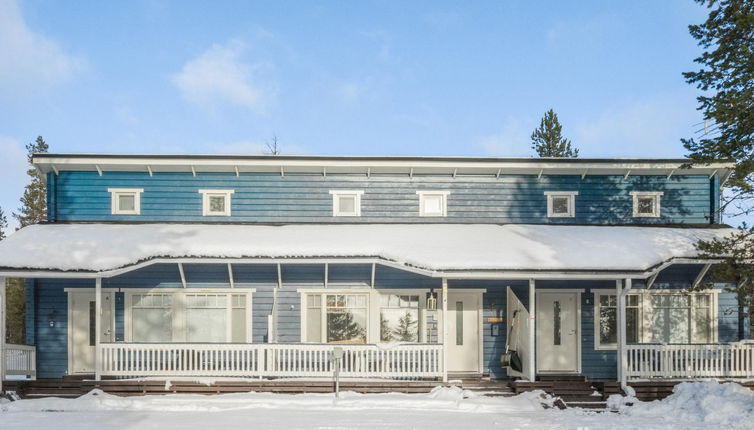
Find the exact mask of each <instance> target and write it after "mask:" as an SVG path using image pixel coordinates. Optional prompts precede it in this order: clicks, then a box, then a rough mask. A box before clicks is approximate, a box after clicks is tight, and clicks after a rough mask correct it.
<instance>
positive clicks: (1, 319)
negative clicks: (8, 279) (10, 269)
mask: <svg viewBox="0 0 754 430" xmlns="http://www.w3.org/2000/svg"><path fill="white" fill-rule="evenodd" d="M3 379H5V278H3V277H2V276H0V393H2V392H3Z"/></svg>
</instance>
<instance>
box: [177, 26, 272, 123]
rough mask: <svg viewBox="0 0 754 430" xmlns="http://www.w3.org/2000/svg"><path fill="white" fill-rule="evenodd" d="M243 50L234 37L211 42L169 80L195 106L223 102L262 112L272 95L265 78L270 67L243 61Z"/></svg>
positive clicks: (269, 84) (242, 45)
mask: <svg viewBox="0 0 754 430" xmlns="http://www.w3.org/2000/svg"><path fill="white" fill-rule="evenodd" d="M246 51H247V48H246V45H245V44H244V43H242V42H240V41H237V40H236V41H231V42H230V43H228V44H227V45H213V46H212V47H211V48H209V49H208V50H207V51H205V52H203V53H202V54H201V55H199V56H198V57H196V58H194V59H192V60H190V61H188V62H187V63H186V64H184V66H183V69H182V70H181V72H180V73H178V74H176V75H174V76H173V77H172V81H173V83H174V84H175V85H176V86H177V87H178V89H180V90H181V93H182V94H183V97H184V98H185V99H186V100H188V101H189V102H191V103H194V104H196V105H199V106H202V107H206V108H212V107H214V106H216V105H217V104H219V103H227V104H231V105H236V106H242V107H245V108H248V109H251V110H254V111H256V112H258V113H263V112H264V111H265V110H266V108H267V107H269V105H270V104H271V103H272V102H273V101H274V98H275V89H274V85H273V84H272V83H271V80H270V79H269V77H268V75H269V72H270V70H271V68H272V66H271V65H270V64H268V63H265V62H257V63H250V62H248V61H246V59H245V58H244V54H245V53H246Z"/></svg>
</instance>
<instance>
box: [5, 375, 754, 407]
mask: <svg viewBox="0 0 754 430" xmlns="http://www.w3.org/2000/svg"><path fill="white" fill-rule="evenodd" d="M167 381H169V383H167ZM681 382H683V381H679V380H677V381H670V380H657V381H643V382H632V383H630V384H629V385H630V386H631V387H632V388H633V389H634V390H635V391H636V397H637V398H638V399H639V400H642V401H651V400H657V399H663V398H665V397H667V396H669V395H670V394H671V393H672V391H673V387H675V386H676V385H677V384H679V383H681ZM739 384H741V385H743V386H746V387H748V388H750V389H752V390H754V381H747V382H739ZM437 386H458V387H460V388H463V389H464V390H469V391H472V392H475V393H477V394H479V395H484V396H491V397H500V396H513V395H516V394H519V393H523V392H527V391H534V390H542V391H544V392H546V393H548V394H550V395H552V396H554V397H558V398H560V400H561V402H556V406H558V407H580V408H594V409H603V408H605V407H606V400H607V398H608V397H609V396H610V395H612V394H622V391H621V389H620V384H619V383H618V382H616V381H613V380H593V379H591V380H590V379H587V378H585V377H578V376H573V377H569V376H552V377H547V376H542V377H540V378H539V379H538V380H537V381H535V382H529V381H513V380H494V379H489V378H464V379H458V380H452V381H451V382H449V383H442V382H439V381H396V380H384V381H376V380H369V381H364V380H362V381H359V380H346V381H341V383H340V389H341V390H342V391H355V392H359V393H390V392H398V393H428V392H430V391H431V390H432V389H433V388H435V387H437ZM3 387H4V388H5V390H7V391H15V392H16V393H17V394H18V395H19V396H20V397H21V398H40V397H51V396H55V397H65V398H75V397H79V396H81V395H83V394H86V393H88V392H89V391H91V390H93V389H100V390H102V391H104V392H106V393H110V394H114V395H118V396H145V395H164V394H206V395H211V394H228V393H246V392H251V391H254V392H267V393H284V394H302V393H332V392H333V391H334V386H333V383H332V381H326V380H306V379H299V380H290V379H289V380H257V379H248V380H226V381H222V380H217V381H215V382H213V383H207V384H205V383H201V382H198V381H191V380H171V379H170V378H166V379H163V380H124V379H109V380H102V381H94V380H93V379H92V377H91V376H80V377H65V378H61V379H39V380H35V381H4V382H3Z"/></svg>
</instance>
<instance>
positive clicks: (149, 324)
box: [131, 307, 173, 342]
mask: <svg viewBox="0 0 754 430" xmlns="http://www.w3.org/2000/svg"><path fill="white" fill-rule="evenodd" d="M131 319H132V321H131V332H132V333H131V337H132V338H133V341H134V342H170V341H172V339H173V312H172V310H171V309H170V308H156V307H155V308H134V309H132V311H131Z"/></svg>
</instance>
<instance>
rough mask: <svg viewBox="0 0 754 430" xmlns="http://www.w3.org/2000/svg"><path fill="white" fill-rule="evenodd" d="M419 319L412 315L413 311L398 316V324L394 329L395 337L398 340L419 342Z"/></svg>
mask: <svg viewBox="0 0 754 430" xmlns="http://www.w3.org/2000/svg"><path fill="white" fill-rule="evenodd" d="M418 329H419V320H415V319H414V318H413V317H412V316H411V312H409V311H406V313H405V314H404V315H403V316H402V317H400V318H398V325H397V326H396V327H395V328H394V329H393V330H392V334H393V338H394V339H395V340H397V341H398V342H418V341H419V330H418Z"/></svg>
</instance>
